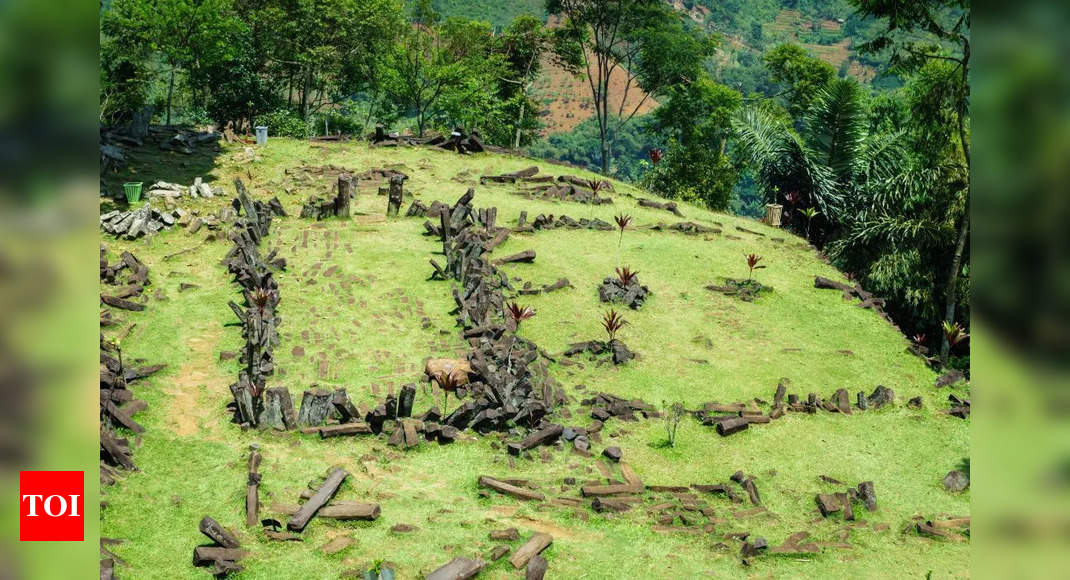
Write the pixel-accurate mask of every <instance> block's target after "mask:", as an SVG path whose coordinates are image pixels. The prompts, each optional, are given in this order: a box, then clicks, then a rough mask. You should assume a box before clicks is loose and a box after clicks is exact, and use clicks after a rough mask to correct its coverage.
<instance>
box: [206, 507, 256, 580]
mask: <svg viewBox="0 0 1070 580" xmlns="http://www.w3.org/2000/svg"><path fill="white" fill-rule="evenodd" d="M199 529H200V531H201V533H202V534H204V535H205V536H207V537H208V539H210V540H212V543H211V544H209V545H207V546H197V547H196V548H194V549H193V565H194V566H198V567H204V566H211V567H212V575H214V576H216V577H218V578H223V577H225V576H227V575H229V574H232V573H234V572H241V571H242V567H241V566H240V565H238V562H239V561H241V560H242V559H243V558H244V557H245V556H247V555H248V551H246V550H242V549H241V542H239V541H238V538H237V537H236V536H235V535H234V534H233V533H232V532H231V531H230V530H228V529H226V528H224V527H223V526H222V524H220V523H219V522H217V521H215V520H214V519H213V518H211V517H209V516H204V517H203V518H201V523H200V526H199Z"/></svg>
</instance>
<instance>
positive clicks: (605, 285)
mask: <svg viewBox="0 0 1070 580" xmlns="http://www.w3.org/2000/svg"><path fill="white" fill-rule="evenodd" d="M649 295H650V289H649V288H647V287H646V286H643V285H641V284H640V283H639V277H638V276H635V277H633V278H632V279H631V280H629V281H628V285H627V286H626V285H625V284H624V282H621V280H620V278H614V277H612V276H610V277H608V278H606V279H604V280H602V285H601V286H599V287H598V299H599V300H601V301H602V302H619V303H621V304H624V305H626V306H627V307H628V308H631V309H632V310H639V309H640V308H642V307H643V302H645V301H646V299H647V296H649Z"/></svg>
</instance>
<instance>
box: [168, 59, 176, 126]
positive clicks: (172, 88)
mask: <svg viewBox="0 0 1070 580" xmlns="http://www.w3.org/2000/svg"><path fill="white" fill-rule="evenodd" d="M174 96H175V67H174V66H172V67H171V80H170V81H168V83H167V126H168V127H170V126H171V99H172V98H173V97H174Z"/></svg>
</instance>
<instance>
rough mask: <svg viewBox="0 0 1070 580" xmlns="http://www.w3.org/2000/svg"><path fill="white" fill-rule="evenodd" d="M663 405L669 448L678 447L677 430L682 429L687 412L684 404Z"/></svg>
mask: <svg viewBox="0 0 1070 580" xmlns="http://www.w3.org/2000/svg"><path fill="white" fill-rule="evenodd" d="M661 404H662V405H663V406H664V407H665V435H666V436H667V437H668V440H669V447H676V430H677V429H679V428H680V420H681V419H683V417H684V414H686V412H687V411H686V410H685V409H684V404H683V403H673V404H672V405H668V404H666V403H665V402H664V401H662V403H661Z"/></svg>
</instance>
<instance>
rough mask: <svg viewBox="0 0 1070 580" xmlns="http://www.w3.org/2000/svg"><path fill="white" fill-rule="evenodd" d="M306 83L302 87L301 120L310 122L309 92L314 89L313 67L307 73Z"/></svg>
mask: <svg viewBox="0 0 1070 580" xmlns="http://www.w3.org/2000/svg"><path fill="white" fill-rule="evenodd" d="M304 76H305V78H304V82H303V83H302V85H303V86H302V87H301V120H302V121H307V120H308V91H309V89H310V88H311V87H312V67H309V68H308V70H306V71H305V75H304Z"/></svg>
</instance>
